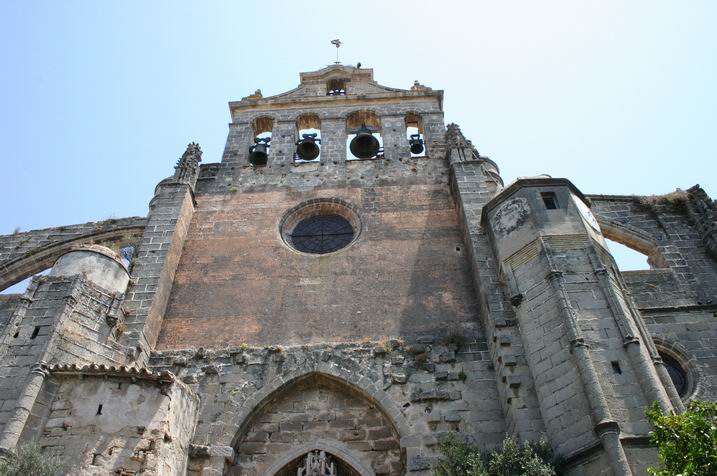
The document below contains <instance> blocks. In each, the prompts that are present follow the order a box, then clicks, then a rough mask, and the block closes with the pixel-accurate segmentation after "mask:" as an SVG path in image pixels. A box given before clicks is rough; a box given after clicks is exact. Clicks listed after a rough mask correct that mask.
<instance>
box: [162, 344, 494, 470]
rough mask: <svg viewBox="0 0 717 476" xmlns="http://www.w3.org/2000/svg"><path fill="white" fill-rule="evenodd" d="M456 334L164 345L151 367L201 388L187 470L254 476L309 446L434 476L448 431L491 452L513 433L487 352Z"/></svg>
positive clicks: (376, 467) (381, 467) (383, 466)
mask: <svg viewBox="0 0 717 476" xmlns="http://www.w3.org/2000/svg"><path fill="white" fill-rule="evenodd" d="M459 339H460V338H459V337H457V336H454V337H452V338H450V339H448V340H445V341H438V340H434V338H433V337H429V336H425V337H423V338H421V339H418V340H417V341H416V342H414V343H411V344H405V343H403V342H402V341H398V340H387V341H384V342H380V343H379V342H375V343H365V344H339V345H316V346H300V347H285V348H281V347H269V348H253V347H252V348H250V347H244V348H241V347H240V348H230V349H227V350H215V351H211V350H204V349H200V350H199V351H163V352H156V353H155V354H153V356H152V359H151V361H150V364H151V365H152V367H153V368H154V369H156V370H159V369H169V370H171V371H172V372H176V373H177V375H178V376H179V377H180V378H182V379H183V381H184V382H186V383H187V384H188V385H189V386H190V387H191V388H192V389H193V390H194V391H195V392H196V393H197V394H200V395H202V402H203V404H202V407H201V409H200V416H199V422H198V425H197V430H196V434H195V438H194V440H193V444H194V445H195V447H196V448H202V449H201V451H199V450H197V451H195V452H194V453H193V454H194V456H192V457H190V466H189V467H190V473H189V474H202V475H205V474H217V475H219V474H223V473H222V471H224V470H225V468H226V470H227V471H239V470H241V471H242V472H241V474H254V473H253V471H257V472H258V471H260V470H261V469H266V468H267V467H270V466H271V465H272V464H276V463H277V461H283V459H282V458H284V457H285V456H287V455H292V454H293V451H294V450H296V449H298V448H301V449H306V451H310V450H311V449H312V448H309V447H308V446H311V442H312V441H313V442H316V441H320V442H323V443H322V444H324V443H325V444H327V445H328V446H327V448H335V449H336V451H337V452H338V456H339V457H340V455H341V452H340V451H342V450H343V451H345V452H346V453H349V454H351V455H355V456H356V457H357V458H359V459H360V460H361V461H364V462H365V463H366V465H368V466H369V467H371V468H372V469H373V471H376V472H377V474H401V473H402V472H403V471H408V472H410V473H416V474H422V473H426V474H427V472H428V471H429V469H430V466H431V464H432V462H433V461H434V459H435V457H436V456H437V448H436V445H437V443H438V440H439V438H440V437H441V436H442V435H443V434H444V433H445V432H448V431H459V432H460V434H462V435H466V438H469V441H471V442H472V443H475V444H478V445H480V446H482V447H484V448H490V447H493V446H494V445H496V444H498V443H500V441H502V438H503V436H504V434H505V433H504V432H505V427H504V423H503V415H502V412H501V405H500V401H499V399H498V395H497V391H496V387H495V378H496V377H495V373H494V370H493V367H492V363H491V358H490V354H489V352H488V347H487V345H486V343H485V342H484V341H480V340H475V341H471V340H466V341H460V342H459ZM307 445H308V446H307ZM320 446H321V445H320V444H319V447H320ZM329 451H331V450H329ZM334 454H336V453H334ZM287 457H288V456H287ZM286 462H287V463H288V460H287V461H286ZM252 468H256V469H252ZM275 469H278V468H275ZM244 471H246V472H247V473H245V472H244ZM230 474H234V473H230Z"/></svg>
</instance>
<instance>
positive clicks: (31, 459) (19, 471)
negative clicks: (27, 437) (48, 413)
mask: <svg viewBox="0 0 717 476" xmlns="http://www.w3.org/2000/svg"><path fill="white" fill-rule="evenodd" d="M61 468H62V464H61V463H60V461H59V460H58V459H57V457H55V456H51V455H48V454H47V453H43V451H42V448H40V445H38V444H37V443H28V444H26V445H22V446H20V447H18V449H17V453H15V454H8V455H7V456H6V457H5V459H4V460H0V476H28V475H33V476H58V475H60V474H61Z"/></svg>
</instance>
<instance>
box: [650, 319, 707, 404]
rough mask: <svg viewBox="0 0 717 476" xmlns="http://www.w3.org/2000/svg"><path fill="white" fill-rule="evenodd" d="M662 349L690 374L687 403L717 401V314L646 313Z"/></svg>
mask: <svg viewBox="0 0 717 476" xmlns="http://www.w3.org/2000/svg"><path fill="white" fill-rule="evenodd" d="M643 318H644V320H645V324H646V325H647V328H648V329H649V331H650V334H651V335H652V337H653V340H654V341H655V343H656V344H657V345H658V348H659V349H660V350H661V351H663V352H667V353H668V354H669V355H670V356H672V357H673V358H675V359H676V360H677V361H678V362H679V363H680V364H682V366H683V367H684V369H685V370H686V371H687V377H688V392H687V395H686V396H685V399H687V400H689V399H693V398H697V399H702V400H717V310H715V309H702V310H700V309H693V310H679V309H675V310H673V311H670V310H666V309H663V310H659V311H655V312H645V311H643Z"/></svg>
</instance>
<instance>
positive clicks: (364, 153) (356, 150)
mask: <svg viewBox="0 0 717 476" xmlns="http://www.w3.org/2000/svg"><path fill="white" fill-rule="evenodd" d="M380 147H381V145H380V144H379V143H378V139H376V138H375V137H374V136H373V134H372V133H371V129H369V128H368V127H366V125H365V124H364V125H362V126H361V128H360V129H359V130H358V132H356V137H354V138H353V140H351V144H349V149H351V153H352V154H353V155H354V157H358V158H359V159H370V158H371V157H373V156H375V155H376V154H378V149H379V148H380Z"/></svg>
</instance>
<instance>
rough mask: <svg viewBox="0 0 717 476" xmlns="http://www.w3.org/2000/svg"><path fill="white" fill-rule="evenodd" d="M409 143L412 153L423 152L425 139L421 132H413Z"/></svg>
mask: <svg viewBox="0 0 717 476" xmlns="http://www.w3.org/2000/svg"><path fill="white" fill-rule="evenodd" d="M408 145H410V146H411V153H412V154H413V155H418V154H420V153H422V152H423V139H421V134H411V138H410V139H409V140H408Z"/></svg>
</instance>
